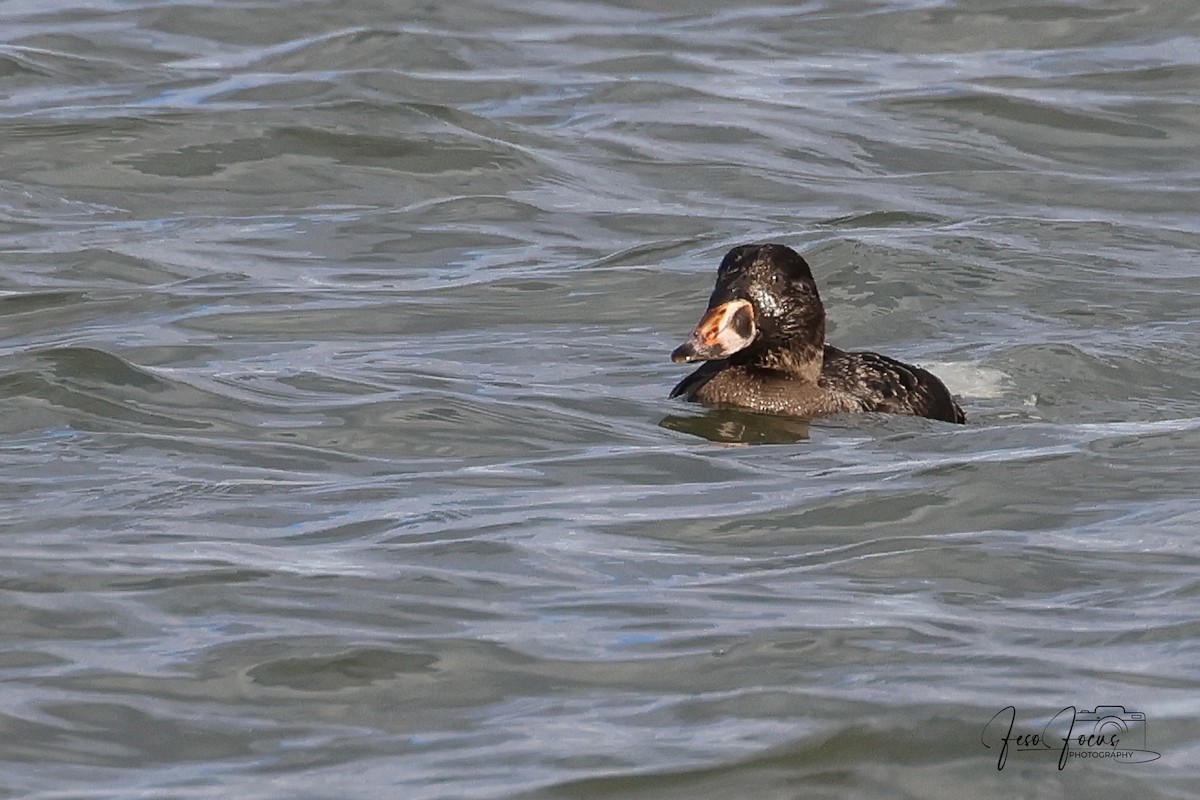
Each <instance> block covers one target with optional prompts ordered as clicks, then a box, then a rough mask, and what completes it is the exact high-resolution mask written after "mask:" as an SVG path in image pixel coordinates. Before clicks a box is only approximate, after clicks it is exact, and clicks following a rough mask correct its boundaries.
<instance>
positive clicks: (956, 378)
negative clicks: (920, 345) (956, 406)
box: [919, 361, 1012, 399]
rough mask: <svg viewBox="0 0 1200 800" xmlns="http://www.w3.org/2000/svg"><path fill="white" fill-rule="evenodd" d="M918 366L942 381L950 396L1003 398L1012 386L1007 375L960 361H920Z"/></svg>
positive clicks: (996, 370)
mask: <svg viewBox="0 0 1200 800" xmlns="http://www.w3.org/2000/svg"><path fill="white" fill-rule="evenodd" d="M919 366H921V367H924V368H925V369H927V370H929V371H930V372H932V373H933V374H934V375H937V376H938V377H939V378H941V379H942V383H944V384H946V388H947V389H949V390H950V393H951V394H956V395H961V396H963V397H974V398H978V399H987V398H997V397H1003V396H1004V395H1005V394H1007V393H1008V392H1007V391H1006V390H1008V389H1009V388H1010V387H1011V386H1012V380H1011V379H1010V378H1009V376H1008V373H1006V372H1002V371H1000V370H998V369H993V368H991V367H981V366H979V365H978V364H970V363H963V362H961V361H953V362H951V361H946V362H939V361H922V362H920V364H919Z"/></svg>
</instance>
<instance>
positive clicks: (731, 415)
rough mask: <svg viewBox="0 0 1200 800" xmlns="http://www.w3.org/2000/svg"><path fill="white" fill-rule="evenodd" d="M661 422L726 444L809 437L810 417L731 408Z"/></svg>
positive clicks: (673, 417) (759, 442) (770, 441)
mask: <svg viewBox="0 0 1200 800" xmlns="http://www.w3.org/2000/svg"><path fill="white" fill-rule="evenodd" d="M658 424H659V425H661V426H662V427H664V428H666V429H667V430H669V431H678V432H679V433H686V434H689V435H691V436H699V437H701V438H704V439H707V440H709V441H710V442H721V443H726V444H794V443H796V442H801V441H803V440H805V439H807V438H808V420H805V419H800V418H798V417H781V416H774V415H770V414H754V413H751V412H749V411H741V410H737V409H729V408H727V409H707V410H705V411H702V412H701V413H699V414H696V415H689V416H677V415H670V416H667V417H663V419H662V421H661V422H659V423H658Z"/></svg>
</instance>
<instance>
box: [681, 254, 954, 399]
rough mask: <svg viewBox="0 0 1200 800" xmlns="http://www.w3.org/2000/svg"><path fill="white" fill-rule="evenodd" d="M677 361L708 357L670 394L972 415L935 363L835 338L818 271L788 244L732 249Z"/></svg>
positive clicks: (695, 397) (688, 396) (682, 346)
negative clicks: (918, 363) (829, 333)
mask: <svg viewBox="0 0 1200 800" xmlns="http://www.w3.org/2000/svg"><path fill="white" fill-rule="evenodd" d="M671 359H672V360H673V361H676V362H693V361H704V362H705V363H704V364H703V365H701V366H700V368H699V369H697V370H696V371H695V372H693V373H692V374H691V375H689V376H688V377H686V378H684V379H683V380H682V381H680V383H679V384H678V385H677V386H676V387H675V388H674V389H673V390H672V391H671V397H683V398H684V399H686V400H691V401H694V402H699V403H703V404H704V405H708V406H718V407H721V406H724V407H734V408H744V409H747V410H750V411H755V412H759V413H763V414H780V415H787V416H796V417H806V418H812V417H823V416H829V415H832V414H847V413H862V412H870V411H875V412H883V413H889V414H909V415H912V416H919V417H928V418H930V419H935V420H941V421H943V422H955V423H962V422H965V421H966V417H965V415H964V414H963V412H962V409H961V408H959V406H958V404H957V403H956V402H955V401H954V398H953V397H952V396H951V394H950V392H949V390H948V389H946V386H945V384H943V383H942V382H941V381H940V380H938V378H937V377H936V376H934V375H933V374H932V373H930V372H929V371H927V370H924V369H921V368H920V367H915V366H912V365H909V364H905V363H903V362H901V361H897V360H895V359H893V358H889V357H887V356H884V355H880V354H878V353H871V352H846V351H844V350H839V349H838V348H836V347H833V346H831V345H828V344H826V343H825V309H824V306H823V305H822V304H821V299H820V296H819V294H818V293H817V286H816V282H815V281H814V280H813V277H812V272H811V270H810V268H809V266H808V263H807V262H806V261H805V260H804V259H803V258H802V257H801V256H800V255H799V254H798V253H796V252H795V251H794V250H792V249H791V248H790V247H787V246H785V245H780V244H764V245H743V246H741V247H735V248H734V249H733V250H731V251H729V254H728V255H726V256H725V259H724V260H723V261H722V262H721V267H720V269H719V270H718V272H717V285H716V288H715V289H714V291H713V294H712V297H711V298H710V299H709V306H708V310H707V312H706V313H705V315H704V317H703V318H702V319H701V320H700V323H699V324H698V325H697V326H696V329H695V330H694V331H693V332H692V335H691V336H690V337H689V339H688V340H687V341H686V342H684V344H682V345H680V346H679V347H678V348H676V350H675V351H674V352H673V353H672V354H671Z"/></svg>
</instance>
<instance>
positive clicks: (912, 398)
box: [685, 345, 967, 423]
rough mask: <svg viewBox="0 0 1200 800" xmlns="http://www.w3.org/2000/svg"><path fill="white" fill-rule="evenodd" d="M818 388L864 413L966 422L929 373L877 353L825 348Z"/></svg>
mask: <svg viewBox="0 0 1200 800" xmlns="http://www.w3.org/2000/svg"><path fill="white" fill-rule="evenodd" d="M685 382H686V381H685ZM821 385H822V386H824V387H826V388H828V389H829V390H831V391H834V392H837V393H839V394H845V395H849V396H851V397H853V398H854V399H855V400H856V401H857V402H858V403H859V404H860V405H861V406H862V409H863V410H864V411H883V412H886V413H889V414H911V415H914V416H918V417H928V418H930V419H937V420H941V421H943V422H957V423H963V422H966V421H967V418H966V415H964V414H963V412H962V409H961V408H959V406H958V403H956V402H954V397H953V396H952V395H951V394H950V390H949V389H947V388H946V385H945V384H944V383H942V382H941V381H940V380H938V378H937V376H935V375H934V374H933V373H932V372H929V371H928V370H924V369H921V368H920V367H914V366H912V365H911V364H905V363H904V362H902V361H897V360H896V359H894V358H888V357H887V356H884V355H880V354H879V353H847V352H845V351H843V350H838V349H837V348H836V347H831V346H829V345H825V362H824V365H823V367H822V369H821Z"/></svg>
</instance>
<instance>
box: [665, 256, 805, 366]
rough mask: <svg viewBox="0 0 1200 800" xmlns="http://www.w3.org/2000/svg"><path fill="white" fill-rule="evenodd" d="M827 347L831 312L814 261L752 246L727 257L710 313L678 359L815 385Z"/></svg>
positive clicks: (682, 347) (675, 357)
mask: <svg viewBox="0 0 1200 800" xmlns="http://www.w3.org/2000/svg"><path fill="white" fill-rule="evenodd" d="M824 345H825V308H824V306H822V305H821V297H820V295H819V294H818V293H817V284H816V281H814V280H813V276H812V271H811V270H810V269H809V267H808V262H806V261H805V260H804V259H803V258H802V257H801V256H800V254H799V253H797V252H796V251H795V250H793V249H792V248H790V247H787V246H786V245H782V244H747V245H742V246H741V247H735V248H733V249H732V250H730V251H729V253H727V254H726V256H725V259H724V260H723V261H722V262H721V266H720V268H719V269H718V270H717V285H716V288H715V289H713V293H712V297H710V298H709V300H708V310H707V311H706V312H705V314H704V316H703V318H701V320H700V322H699V324H698V325H696V328H695V330H693V331H692V334H691V336H689V337H688V340H687V341H686V342H684V343H683V344H681V345H680V346H679V347H677V348H675V351H674V352H673V353H671V360H672V361H674V362H676V363H688V362H692V361H712V360H716V359H722V358H727V359H729V360H730V362H731V363H735V364H751V365H754V366H758V367H762V368H764V369H775V370H781V371H784V372H790V373H797V374H803V375H804V376H805V377H811V379H812V380H814V381H815V380H816V377H817V375H819V374H820V371H821V361H822V353H823V351H824ZM814 365H815V371H814Z"/></svg>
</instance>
